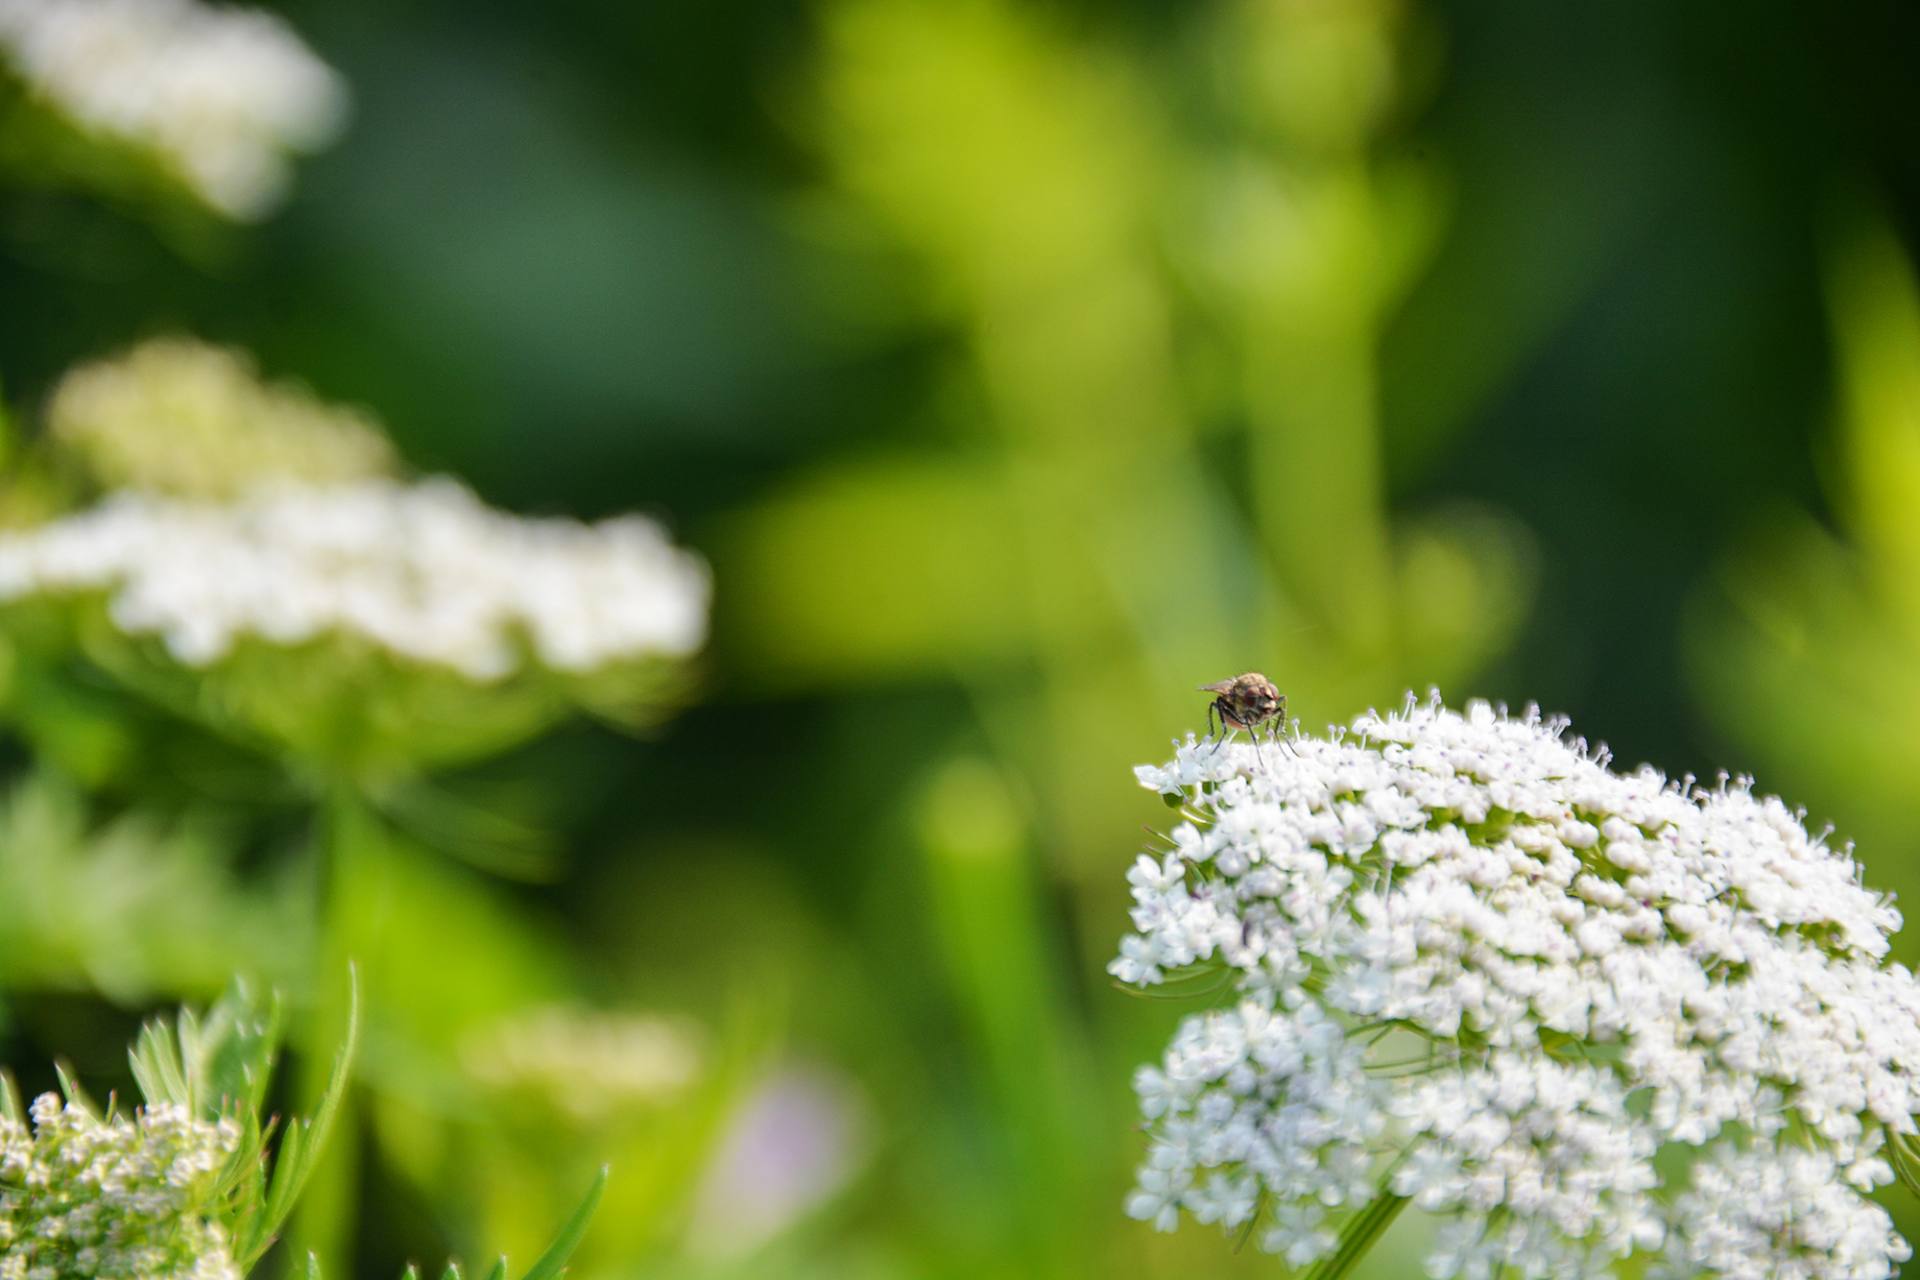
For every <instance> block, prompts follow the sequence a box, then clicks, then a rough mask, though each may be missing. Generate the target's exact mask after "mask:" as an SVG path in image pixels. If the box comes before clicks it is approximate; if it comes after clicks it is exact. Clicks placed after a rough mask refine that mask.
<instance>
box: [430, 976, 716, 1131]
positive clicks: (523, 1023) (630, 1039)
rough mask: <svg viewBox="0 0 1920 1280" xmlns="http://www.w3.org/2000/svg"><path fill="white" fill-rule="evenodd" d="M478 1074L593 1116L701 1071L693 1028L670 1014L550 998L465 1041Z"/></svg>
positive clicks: (661, 1095) (673, 1087) (660, 1092)
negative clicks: (596, 1008) (603, 1009)
mask: <svg viewBox="0 0 1920 1280" xmlns="http://www.w3.org/2000/svg"><path fill="white" fill-rule="evenodd" d="M461 1058H462V1060H463V1061H464V1062H465V1064H466V1067H467V1071H468V1073H469V1074H471V1075H472V1076H473V1077H474V1078H476V1079H478V1080H480V1081H481V1082H483V1083H485V1084H487V1085H490V1086H492V1087H494V1088H497V1089H524V1090H529V1091H533V1092H536V1093H539V1094H540V1095H542V1096H543V1097H545V1098H546V1099H547V1100H548V1101H549V1102H551V1103H552V1105H554V1106H555V1107H557V1108H558V1109H559V1110H561V1111H562V1112H565V1113H566V1114H567V1115H568V1116H570V1117H571V1118H572V1119H574V1120H576V1121H578V1122H580V1123H582V1124H587V1123H591V1122H595V1121H602V1120H605V1119H607V1118H608V1117H609V1116H612V1115H616V1114H618V1113H620V1112H622V1111H626V1110H630V1109H632V1108H634V1107H636V1106H647V1105H650V1104H653V1103H657V1102H660V1101H661V1100H663V1099H665V1098H667V1097H670V1096H671V1095H673V1094H675V1093H677V1092H679V1091H680V1090H681V1089H684V1088H685V1087H686V1086H688V1085H690V1084H692V1083H693V1082H694V1080H696V1079H697V1078H698V1077H699V1074H700V1066H701V1061H700V1049H699V1046H698V1045H697V1043H696V1042H695V1040H694V1038H693V1035H692V1033H691V1032H690V1030H689V1029H688V1028H686V1027H685V1026H683V1025H682V1024H680V1023H678V1022H674V1021H671V1020H669V1019H666V1018H659V1017H649V1016H646V1015H641V1014H616V1013H595V1012H591V1011H588V1010H584V1009H574V1008H568V1007H566V1006H564V1005H551V1006H547V1007H545V1008H540V1009H535V1010H533V1011H531V1012H529V1013H527V1014H524V1015H522V1016H519V1017H515V1018H509V1019H507V1020H505V1021H502V1022H499V1023H496V1024H494V1025H493V1026H491V1027H488V1028H487V1029H485V1030H484V1031H482V1032H481V1033H479V1034H477V1035H474V1036H471V1037H469V1038H468V1039H467V1040H466V1042H465V1043H464V1044H463V1045H462V1052H461Z"/></svg>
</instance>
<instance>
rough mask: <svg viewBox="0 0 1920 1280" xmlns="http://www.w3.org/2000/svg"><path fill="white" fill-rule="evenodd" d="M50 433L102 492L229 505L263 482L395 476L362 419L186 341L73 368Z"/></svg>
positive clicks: (379, 440) (55, 405)
mask: <svg viewBox="0 0 1920 1280" xmlns="http://www.w3.org/2000/svg"><path fill="white" fill-rule="evenodd" d="M47 429H48V434H49V435H50V436H51V438H52V440H53V442H54V443H55V444H56V445H58V446H59V447H60V448H61V449H62V450H63V451H64V452H65V453H67V454H69V455H70V456H72V457H74V458H76V459H77V460H78V461H79V462H80V463H81V464H82V465H83V466H84V467H85V468H86V470H87V471H88V472H89V473H90V475H91V476H92V478H93V479H94V480H95V481H96V482H97V483H98V484H99V485H100V487H101V488H104V489H140V490H145V491H148V492H152V493H168V494H175V495H178V496H181V497H193V498H230V497H235V496H237V495H239V494H241V493H244V492H246V491H247V490H249V489H252V488H255V487H257V486H259V485H261V484H263V483H266V482H269V481H282V482H287V483H300V484H311V485H323V484H339V483H343V482H345V481H349V480H364V479H368V478H371V477H375V476H383V475H391V474H392V473H393V472H394V471H395V470H396V469H397V467H398V459H396V458H395V456H394V452H393V446H392V445H390V444H389V443H387V438H386V436H385V435H383V434H382V433H381V431H380V428H379V427H378V425H377V424H375V422H374V421H373V419H372V418H371V417H370V416H369V415H367V414H365V413H362V412H360V411H358V410H354V409H348V408H342V407H340V406H338V405H331V404H326V403H324V402H323V401H321V400H320V399H318V398H317V397H316V396H314V395H313V394H312V393H311V392H309V391H307V390H305V389H304V388H301V387H299V386H295V385H291V384H274V383H267V382H263V381H261V379H260V376H259V373H258V371H257V370H256V368H255V366H254V363H253V360H252V359H251V358H250V357H249V356H247V355H246V354H245V353H244V352H240V351H236V350H233V349H230V348H227V347H217V346H212V345H210V344H208V343H204V342H199V341H196V340H194V339H192V338H179V337H175V338H154V339H150V340H148V341H146V342H143V343H141V344H140V345H139V346H136V347H134V348H133V349H132V350H130V351H127V352H125V353H123V354H121V355H118V356H115V357H113V358H112V359H108V360H100V361H96V362H94V363H92V364H85V365H82V366H80V367H79V368H77V369H74V370H72V371H71V372H69V373H68V374H67V375H66V376H65V377H63V378H62V379H61V380H60V385H59V386H58V387H57V388H56V389H55V390H54V393H53V398H52V400H51V402H50V403H49V404H48V406H47Z"/></svg>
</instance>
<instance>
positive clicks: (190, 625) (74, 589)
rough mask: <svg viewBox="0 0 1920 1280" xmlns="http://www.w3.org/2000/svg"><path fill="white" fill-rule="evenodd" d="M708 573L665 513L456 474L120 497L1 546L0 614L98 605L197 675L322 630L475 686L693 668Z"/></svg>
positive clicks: (315, 636)
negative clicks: (497, 487)
mask: <svg viewBox="0 0 1920 1280" xmlns="http://www.w3.org/2000/svg"><path fill="white" fill-rule="evenodd" d="M708 590H709V588H708V578H707V570H706V567H705V565H704V564H703V563H702V562H701V561H699V560H698V559H697V558H695V557H694V556H692V555H691V554H689V553H688V552H685V551H682V550H680V549H679V548H677V547H675V546H674V545H673V544H672V543H671V542H670V541H669V540H668V538H667V536H666V534H665V533H664V532H663V531H662V530H661V528H660V527H659V526H658V525H657V524H655V523H654V522H653V521H651V520H648V519H645V518H643V517H639V516H623V517H620V518H617V519H612V520H605V521H602V522H600V523H598V524H591V525H589V524H582V523H580V522H578V521H574V520H566V519H531V518H523V517H518V516H512V515H507V514H505V513H502V512H499V511H495V510H493V509H491V508H489V507H487V506H486V505H485V504H483V503H482V502H480V500H479V499H477V498H476V497H474V496H473V494H472V493H471V492H469V491H468V490H467V489H465V488H463V487H462V486H460V485H459V484H456V483H455V482H453V481H451V480H446V479H433V480H426V481H422V482H419V483H412V484H409V483H403V482H400V481H395V480H364V481H360V482H357V483H352V484H343V485H336V486H332V487H327V488H300V487H274V486H269V487H264V488H260V489H257V490H254V491H252V492H250V493H248V494H247V495H245V496H243V497H241V498H239V499H237V500H235V501H233V502H228V503H215V502H196V501H191V500H184V499H175V498H167V497H160V496H156V495H152V494H144V493H139V492H133V491H126V492H121V493H117V494H114V495H112V496H110V497H109V498H107V499H106V500H105V501H104V502H102V503H101V504H100V505H99V506H97V507H94V508H92V509H91V510H88V511H84V512H81V513H79V514H77V515H73V516H68V517H66V518H64V519H61V520H58V521H55V522H53V523H50V524H47V525H42V526H40V527H39V528H36V529H30V530H27V531H24V532H21V533H17V534H12V535H9V536H5V537H0V602H4V601H13V600H20V599H23V598H42V597H59V596H71V595H86V594H95V593H97V594H99V595H102V596H104V597H105V600H106V608H107V614H108V616H109V618H110V619H111V620H112V622H113V624H114V625H115V626H116V627H117V628H119V629H120V630H121V631H123V632H125V633H127V634H129V635H136V636H155V637H158V638H160V639H161V640H162V641H164V643H165V646H166V649H167V651H168V652H169V653H170V654H171V656H172V657H173V658H174V659H175V660H176V661H177V662H179V663H181V664H183V665H185V666H188V667H195V668H200V667H209V666H212V665H214V664H216V663H219V662H221V661H222V660H223V659H225V658H227V657H228V656H229V655H230V654H231V653H233V652H234V650H235V649H236V648H237V647H238V646H240V645H241V644H242V643H243V642H245V641H257V642H260V643H262V644H265V645H268V646H280V647H295V646H301V645H305V644H308V643H310V642H314V641H320V640H326V639H328V638H334V639H340V640H345V641H348V642H354V643H360V644H364V645H367V646H371V647H372V648H374V649H376V650H379V651H381V652H384V653H386V654H388V655H390V656H392V657H393V658H396V659H399V660H402V661H405V662H410V663H415V664H421V665H426V666H434V667H441V668H445V669H448V670H451V671H453V672H456V673H458V674H460V675H461V676H463V677H465V678H466V679H468V680H470V681H474V682H479V683H485V682H492V681H498V680H502V679H505V678H506V677H508V676H510V675H512V674H514V673H515V672H517V671H519V670H521V669H523V668H524V667H526V666H528V665H529V664H533V665H538V666H540V667H543V668H545V669H548V670H551V671H556V672H561V673H568V674H576V675H584V674H587V673H590V672H592V671H594V670H596V669H597V668H600V667H603V666H608V665H612V664H617V663H621V662H626V661H635V660H642V659H650V658H684V657H686V656H688V655H690V654H692V653H693V652H694V651H695V650H696V649H697V648H698V647H699V646H700V644H701V641H702V640H703V638H704V636H705V633H706V616H707V596H708Z"/></svg>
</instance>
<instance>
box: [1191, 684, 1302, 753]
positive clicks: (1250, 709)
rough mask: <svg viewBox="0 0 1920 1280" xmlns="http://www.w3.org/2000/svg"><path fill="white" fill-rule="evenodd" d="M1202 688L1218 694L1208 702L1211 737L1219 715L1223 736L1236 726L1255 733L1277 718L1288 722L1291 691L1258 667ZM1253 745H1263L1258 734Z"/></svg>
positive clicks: (1205, 691) (1208, 734)
mask: <svg viewBox="0 0 1920 1280" xmlns="http://www.w3.org/2000/svg"><path fill="white" fill-rule="evenodd" d="M1200 692H1202V693H1211V694H1214V695H1215V697H1214V699H1213V701H1212V702H1211V703H1209V704H1208V705H1207V736H1208V737H1212V736H1213V734H1214V728H1213V718H1214V717H1215V716H1216V715H1217V716H1219V717H1220V732H1221V735H1222V737H1225V735H1227V734H1229V733H1231V732H1232V731H1233V730H1235V729H1245V730H1246V731H1247V736H1248V737H1253V734H1254V730H1255V729H1258V728H1259V727H1260V726H1261V725H1263V724H1268V723H1270V722H1273V721H1279V722H1280V723H1282V724H1285V723H1286V719H1287V695H1286V694H1284V693H1282V692H1280V690H1279V689H1278V688H1277V687H1275V685H1274V683H1273V681H1271V680H1269V679H1267V678H1266V677H1265V676H1263V675H1261V674H1260V673H1259V672H1258V671H1249V672H1247V673H1245V674H1244V675H1237V676H1235V677H1233V679H1231V680H1218V681H1215V682H1214V683H1213V684H1203V685H1201V686H1200ZM1253 745H1254V750H1255V751H1258V750H1259V749H1260V742H1259V739H1258V738H1255V739H1254V744H1253Z"/></svg>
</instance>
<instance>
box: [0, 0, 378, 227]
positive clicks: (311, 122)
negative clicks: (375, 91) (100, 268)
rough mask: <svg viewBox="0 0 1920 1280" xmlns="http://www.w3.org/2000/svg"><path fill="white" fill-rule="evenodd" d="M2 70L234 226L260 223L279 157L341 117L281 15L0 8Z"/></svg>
mask: <svg viewBox="0 0 1920 1280" xmlns="http://www.w3.org/2000/svg"><path fill="white" fill-rule="evenodd" d="M0 61H5V62H7V63H11V64H12V67H13V69H14V70H15V71H16V72H17V73H18V74H19V75H20V77H21V78H22V79H23V80H25V81H26V83H27V84H28V85H29V87H30V88H31V89H32V91H33V93H34V95H35V96H36V97H38V98H40V99H41V100H42V101H44V102H45V103H46V104H48V105H49V106H51V107H52V108H53V109H54V110H56V111H57V112H59V113H60V114H61V115H64V116H66V117H68V118H69V119H71V120H72V121H73V122H74V123H75V124H76V125H78V126H79V127H80V128H81V129H83V130H85V131H87V132H89V133H94V134H100V135H104V136H106V137H108V138H112V139H116V140H118V141H120V142H123V143H126V144H129V145H131V146H134V147H137V148H140V149H142V150H144V151H147V152H150V153H152V154H153V155H154V156H156V157H157V158H158V159H159V161H160V162H161V164H162V165H163V166H164V167H165V168H166V169H168V170H170V171H171V172H172V173H173V174H174V175H175V176H177V177H178V178H179V180H180V181H181V182H183V183H184V184H185V185H186V186H187V187H188V189H190V190H191V191H192V192H193V193H194V194H195V195H197V196H198V197H199V198H200V199H201V200H204V201H205V202H206V203H207V204H208V205H209V206H211V207H212V208H213V209H215V210H217V211H218V212H220V213H222V214H225V215H227V216H228V217H234V218H256V217H259V216H261V215H262V214H265V213H266V212H268V211H269V210H270V209H271V208H272V207H273V205H274V204H275V203H277V202H278V200H279V198H280V196H281V193H282V192H283V191H284V189H285V188H286V185H287V180H288V164H287V159H286V156H287V153H288V152H291V151H305V150H310V149H312V148H314V147H317V146H319V145H320V144H321V143H323V142H325V141H327V140H328V139H329V138H331V137H332V136H333V134H334V132H335V131H336V130H337V129H338V127H339V125H340V121H341V119H342V117H343V116H344V114H345V110H346V98H347V95H346V89H345V87H344V86H343V85H342V83H341V81H340V78H339V77H338V76H337V75H335V74H334V72H333V70H332V68H330V67H328V66H327V65H326V64H325V63H324V62H321V61H320V60H319V59H318V58H316V57H314V55H313V53H312V52H311V51H310V50H309V49H308V48H307V46H306V45H304V44H303V43H301V41H300V38H299V37H298V36H297V35H295V34H294V32H293V30H292V29H291V28H290V27H288V26H287V24H286V23H285V22H284V21H282V20H281V19H280V18H279V17H277V16H276V15H274V14H271V13H266V12H263V11H261V10H258V9H243V8H235V7H230V6H227V5H209V4H203V3H201V2H200V0H0Z"/></svg>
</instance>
